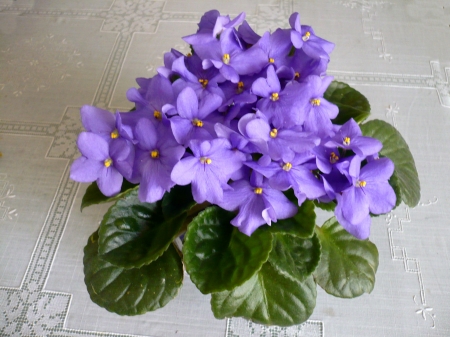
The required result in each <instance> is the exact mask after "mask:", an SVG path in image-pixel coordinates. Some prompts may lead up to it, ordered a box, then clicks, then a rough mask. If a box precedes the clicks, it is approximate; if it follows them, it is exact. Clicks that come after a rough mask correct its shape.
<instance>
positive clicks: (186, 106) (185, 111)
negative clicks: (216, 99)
mask: <svg viewBox="0 0 450 337" xmlns="http://www.w3.org/2000/svg"><path fill="white" fill-rule="evenodd" d="M177 110H178V114H179V115H180V116H181V117H183V118H187V119H194V118H195V117H197V113H198V99H197V95H196V94H195V91H194V90H193V89H192V88H190V87H186V88H184V89H183V90H182V91H181V92H180V94H179V95H178V98H177Z"/></svg>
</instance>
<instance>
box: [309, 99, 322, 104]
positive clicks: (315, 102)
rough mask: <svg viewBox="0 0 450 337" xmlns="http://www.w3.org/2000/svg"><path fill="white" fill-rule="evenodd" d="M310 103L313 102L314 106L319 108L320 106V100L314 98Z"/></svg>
mask: <svg viewBox="0 0 450 337" xmlns="http://www.w3.org/2000/svg"><path fill="white" fill-rule="evenodd" d="M310 102H311V104H312V105H313V106H319V105H320V98H314V99H312V100H311V101H310Z"/></svg>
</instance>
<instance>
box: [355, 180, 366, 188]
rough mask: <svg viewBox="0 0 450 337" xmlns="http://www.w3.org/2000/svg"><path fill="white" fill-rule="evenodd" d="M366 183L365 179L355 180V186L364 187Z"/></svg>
mask: <svg viewBox="0 0 450 337" xmlns="http://www.w3.org/2000/svg"><path fill="white" fill-rule="evenodd" d="M366 185H367V183H366V181H365V180H358V181H357V182H356V186H357V187H366Z"/></svg>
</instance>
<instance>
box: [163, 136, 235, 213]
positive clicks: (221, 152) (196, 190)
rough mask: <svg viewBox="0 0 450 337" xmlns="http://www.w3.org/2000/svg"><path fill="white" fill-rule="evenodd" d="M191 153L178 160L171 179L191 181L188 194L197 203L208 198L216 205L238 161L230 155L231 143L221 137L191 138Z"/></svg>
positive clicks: (177, 182)
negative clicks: (190, 193) (190, 191)
mask: <svg viewBox="0 0 450 337" xmlns="http://www.w3.org/2000/svg"><path fill="white" fill-rule="evenodd" d="M189 148H190V149H191V150H192V153H193V155H192V156H187V157H185V158H183V159H181V161H180V162H178V163H177V164H176V165H175V167H174V168H173V171H172V174H171V178H172V180H173V181H174V182H175V183H176V184H178V185H188V184H191V183H192V196H193V197H194V200H195V201H196V202H197V203H199V204H200V203H202V202H204V201H209V202H210V203H213V204H219V203H220V202H221V201H222V198H223V190H224V189H227V188H229V187H228V185H227V182H228V179H229V178H230V177H231V175H232V174H233V173H234V172H235V171H237V170H239V169H240V168H241V166H242V161H240V160H239V158H238V157H237V156H234V155H233V151H232V148H231V145H230V143H229V141H228V140H226V139H224V138H219V139H213V140H210V141H209V140H204V141H202V140H192V141H191V142H190V143H189Z"/></svg>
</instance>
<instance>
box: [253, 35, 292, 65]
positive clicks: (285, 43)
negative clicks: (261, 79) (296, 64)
mask: <svg viewBox="0 0 450 337" xmlns="http://www.w3.org/2000/svg"><path fill="white" fill-rule="evenodd" d="M258 44H259V46H260V47H261V49H262V50H263V51H264V52H265V53H266V55H267V64H273V65H275V66H276V67H277V68H278V67H280V66H282V65H285V64H286V63H287V60H288V55H289V51H290V49H291V46H292V45H291V39H290V34H289V32H288V31H286V30H283V29H280V28H278V29H277V30H276V31H275V32H274V33H272V34H270V33H269V32H266V33H265V34H264V35H263V36H262V38H261V39H260V40H259V41H258Z"/></svg>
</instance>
